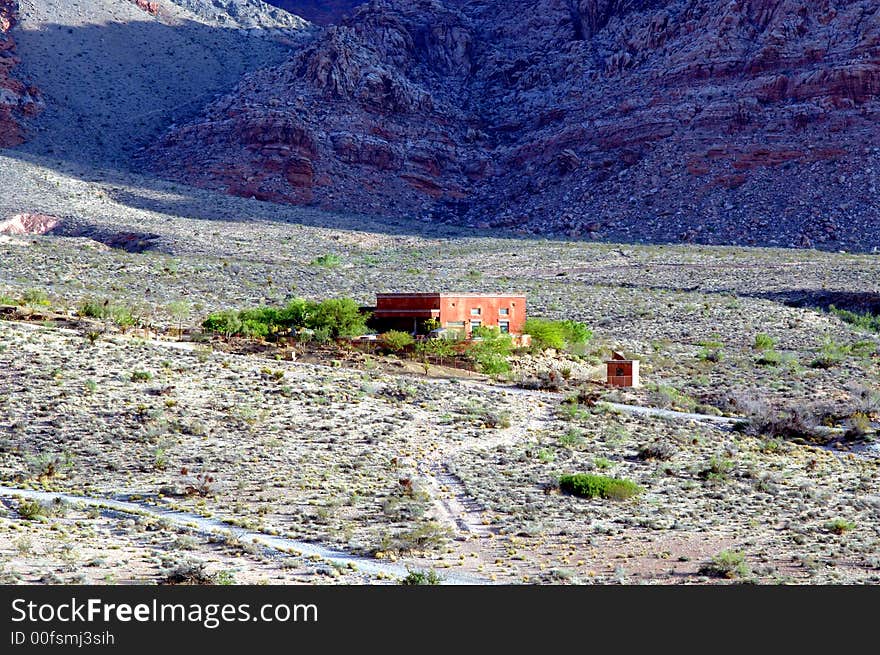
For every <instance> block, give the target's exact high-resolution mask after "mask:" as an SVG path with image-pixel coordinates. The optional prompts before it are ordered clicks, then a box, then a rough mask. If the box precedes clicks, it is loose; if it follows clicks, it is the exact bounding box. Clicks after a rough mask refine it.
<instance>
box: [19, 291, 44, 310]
mask: <svg viewBox="0 0 880 655" xmlns="http://www.w3.org/2000/svg"><path fill="white" fill-rule="evenodd" d="M21 299H22V300H23V301H24V302H25V304H27V305H30V306H31V307H36V306H41V307H45V306H48V305H49V295H48V294H47V293H46V292H45V291H43V290H42V289H28V290H26V291H25V292H24V293H23V294H22V296H21Z"/></svg>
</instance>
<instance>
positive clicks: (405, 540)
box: [381, 521, 451, 553]
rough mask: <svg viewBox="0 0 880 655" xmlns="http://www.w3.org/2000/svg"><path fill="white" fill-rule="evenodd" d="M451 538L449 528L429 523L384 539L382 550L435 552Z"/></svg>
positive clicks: (432, 522)
mask: <svg viewBox="0 0 880 655" xmlns="http://www.w3.org/2000/svg"><path fill="white" fill-rule="evenodd" d="M450 537H451V533H450V531H449V529H448V528H446V527H445V526H443V525H441V524H439V523H437V522H436V521H427V522H425V523H422V524H420V525H418V526H417V527H415V528H413V529H411V530H404V531H403V532H399V533H397V534H396V535H393V536H385V537H383V539H382V543H381V550H383V551H384V550H393V551H397V552H401V553H404V552H410V551H413V550H435V549H437V548H440V547H441V546H442V545H443V544H445V543H446V542H447V540H448V539H449V538H450Z"/></svg>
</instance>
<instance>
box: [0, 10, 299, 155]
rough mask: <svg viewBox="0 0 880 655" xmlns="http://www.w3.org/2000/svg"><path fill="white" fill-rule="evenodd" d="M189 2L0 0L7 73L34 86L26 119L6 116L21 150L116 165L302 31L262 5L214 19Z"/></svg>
mask: <svg viewBox="0 0 880 655" xmlns="http://www.w3.org/2000/svg"><path fill="white" fill-rule="evenodd" d="M191 2H194V0H185V1H184V0H181V2H179V3H177V4H173V3H171V2H170V1H168V2H164V1H162V0H159V1H158V2H152V3H140V4H138V3H135V2H132V1H130V0H88V2H79V3H71V2H69V1H68V0H33V1H32V2H27V3H25V2H20V3H19V2H12V1H11V0H0V5H2V4H9V5H13V6H15V7H16V8H17V18H16V25H15V27H14V28H13V29H12V30H11V32H10V34H9V35H8V36H9V37H11V38H14V40H15V45H16V49H15V55H16V57H17V59H16V61H17V64H18V65H17V66H15V68H14V71H13V75H14V76H15V77H16V78H18V79H19V80H22V81H23V82H24V83H25V84H27V85H28V86H33V87H35V88H36V89H38V90H39V94H40V96H39V97H40V99H41V106H42V111H40V112H39V113H38V114H37V115H36V116H35V117H32V116H33V114H35V113H36V112H33V111H31V112H23V111H19V110H18V109H17V110H16V111H17V113H18V114H19V115H21V120H19V121H18V124H19V125H20V126H21V125H23V126H24V127H25V130H24V131H23V132H22V134H23V135H26V136H27V143H25V144H24V145H23V146H21V148H22V149H24V150H26V151H28V152H30V153H34V154H37V155H42V156H47V157H49V158H50V159H52V160H67V161H73V162H76V163H78V164H89V165H95V164H98V165H101V166H113V167H119V168H125V167H126V166H128V165H129V163H130V157H131V153H132V152H133V151H134V150H135V149H136V148H138V147H143V146H144V145H146V144H148V143H149V142H150V141H151V140H153V139H155V138H157V137H158V136H159V135H160V134H161V133H162V132H164V131H165V130H167V129H168V128H169V126H171V125H172V124H173V123H175V122H176V121H182V120H185V119H190V118H192V117H193V116H194V115H197V113H198V111H199V110H200V109H201V108H202V107H203V106H204V105H205V104H206V103H207V102H209V101H210V100H211V99H212V98H214V97H216V94H219V93H222V92H228V91H229V89H231V88H234V86H235V85H236V84H237V83H238V81H239V80H240V79H241V77H242V76H243V75H244V74H245V73H248V72H250V71H254V70H256V69H259V68H262V67H265V66H270V65H274V64H278V63H280V62H283V61H284V60H285V59H286V58H287V57H288V56H289V53H290V51H291V49H292V48H295V47H296V45H295V42H296V39H297V38H298V37H299V36H300V35H301V34H303V35H304V34H305V33H307V32H308V30H307V29H305V23H304V22H303V21H302V20H301V19H299V18H296V17H293V16H290V15H287V14H285V13H284V12H281V11H280V10H278V9H275V8H274V7H269V6H268V5H264V7H265V8H266V10H267V11H265V12H257V11H252V12H250V13H247V12H246V11H245V9H248V8H250V7H251V6H256V7H257V9H259V6H260V5H259V3H256V2H255V0H238V2H239V3H240V5H241V7H242V9H241V11H239V12H237V16H236V17H233V16H230V15H225V17H226V20H225V21H222V22H221V21H220V20H214V19H213V18H214V17H215V16H217V17H219V18H221V19H222V18H223V17H224V14H222V13H221V12H220V10H219V9H218V8H217V7H216V6H214V5H210V6H209V5H205V7H204V8H202V9H203V11H202V13H201V14H196V13H193V12H190V11H188V10H187V9H186V7H185V5H187V4H189V3H191ZM224 2H225V3H226V4H228V3H229V0H224ZM193 6H194V7H195V5H193ZM151 8H154V9H155V13H153V11H151ZM208 9H211V10H212V11H211V12H209V11H208ZM274 13H277V14H279V15H280V14H283V16H274V15H273V14H274ZM264 14H265V15H264ZM0 22H2V21H0ZM254 25H256V26H257V27H253V26H254ZM2 38H3V37H0V39H2ZM0 49H2V46H0ZM0 56H2V53H0ZM2 61H4V60H2V59H0V69H2ZM19 86H23V85H21V84H20V85H19ZM4 94H5V92H4V91H2V90H0V112H2V108H3V104H2V102H3V97H4ZM18 104H19V105H20V104H21V102H20V101H18ZM19 141H20V139H19Z"/></svg>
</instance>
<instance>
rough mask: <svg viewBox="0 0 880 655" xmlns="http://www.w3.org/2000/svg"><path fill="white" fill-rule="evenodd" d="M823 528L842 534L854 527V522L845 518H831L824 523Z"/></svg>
mask: <svg viewBox="0 0 880 655" xmlns="http://www.w3.org/2000/svg"><path fill="white" fill-rule="evenodd" d="M825 529H826V530H828V531H829V532H833V533H834V534H843V533H844V532H849V531H850V530H855V529H856V524H855V523H853V522H852V521H847V520H846V519H832V520H831V521H828V522H827V523H826V524H825Z"/></svg>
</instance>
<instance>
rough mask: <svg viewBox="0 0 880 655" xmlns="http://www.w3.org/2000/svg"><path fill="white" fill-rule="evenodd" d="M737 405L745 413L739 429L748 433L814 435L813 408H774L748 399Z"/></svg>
mask: <svg viewBox="0 0 880 655" xmlns="http://www.w3.org/2000/svg"><path fill="white" fill-rule="evenodd" d="M739 405H740V408H741V409H742V410H743V411H744V412H745V413H746V415H747V419H746V422H745V423H744V424H742V425H741V426H740V429H741V430H742V431H744V432H747V433H748V434H752V435H755V436H763V437H778V438H780V439H795V438H803V439H810V438H814V437H815V436H816V426H817V420H816V414H815V409H814V408H808V407H802V406H796V407H789V408H776V407H773V406H772V405H769V404H767V403H764V402H760V401H748V400H746V401H740V402H739Z"/></svg>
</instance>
